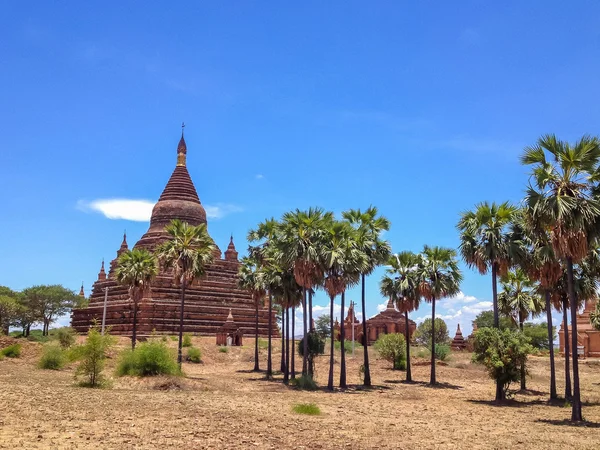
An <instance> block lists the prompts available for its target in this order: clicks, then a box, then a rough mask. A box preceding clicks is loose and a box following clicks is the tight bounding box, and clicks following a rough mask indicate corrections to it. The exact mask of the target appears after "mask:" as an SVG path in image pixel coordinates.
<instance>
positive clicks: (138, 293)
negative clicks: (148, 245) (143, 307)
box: [115, 248, 158, 350]
mask: <svg viewBox="0 0 600 450" xmlns="http://www.w3.org/2000/svg"><path fill="white" fill-rule="evenodd" d="M157 273H158V267H157V264H156V258H155V257H154V255H153V254H152V253H150V252H149V251H148V250H146V249H144V248H142V249H140V248H134V249H133V250H127V251H126V252H124V253H122V254H121V256H119V259H118V261H117V267H116V269H115V276H116V278H117V281H118V282H119V283H120V284H123V285H125V286H127V287H128V288H129V297H130V298H131V300H132V302H133V330H132V334H131V349H132V350H135V342H136V338H137V312H138V307H139V302H140V301H141V300H142V299H143V298H144V296H145V295H147V294H148V292H149V291H150V284H151V283H152V281H153V280H154V278H155V277H156V274H157Z"/></svg>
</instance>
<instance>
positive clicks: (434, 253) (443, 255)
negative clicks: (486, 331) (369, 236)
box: [417, 245, 462, 385]
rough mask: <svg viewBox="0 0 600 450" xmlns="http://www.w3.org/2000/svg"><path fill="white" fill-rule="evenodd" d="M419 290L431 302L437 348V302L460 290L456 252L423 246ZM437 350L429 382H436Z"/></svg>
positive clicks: (443, 248) (460, 276) (433, 354)
mask: <svg viewBox="0 0 600 450" xmlns="http://www.w3.org/2000/svg"><path fill="white" fill-rule="evenodd" d="M417 273H418V274H419V292H420V294H421V296H422V297H423V298H424V299H425V301H428V302H430V303H431V321H432V324H431V336H432V338H433V342H432V343H431V347H432V349H435V336H436V334H435V333H436V332H435V302H436V300H441V299H442V298H444V297H453V296H455V295H456V294H458V293H459V292H460V282H461V281H462V274H461V272H460V270H459V268H458V261H457V260H456V252H455V251H454V250H452V249H450V248H445V247H429V246H427V245H426V246H425V247H423V251H422V252H421V257H420V258H419V265H418V268H417ZM436 383H437V381H436V377H435V351H432V352H431V377H430V380H429V384H431V385H434V384H436Z"/></svg>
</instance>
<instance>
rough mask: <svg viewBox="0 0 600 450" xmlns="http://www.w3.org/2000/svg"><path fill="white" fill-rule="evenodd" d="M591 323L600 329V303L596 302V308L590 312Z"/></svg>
mask: <svg viewBox="0 0 600 450" xmlns="http://www.w3.org/2000/svg"><path fill="white" fill-rule="evenodd" d="M590 324H591V325H592V326H593V327H594V328H595V329H596V330H600V303H596V309H595V310H594V311H592V312H591V313H590Z"/></svg>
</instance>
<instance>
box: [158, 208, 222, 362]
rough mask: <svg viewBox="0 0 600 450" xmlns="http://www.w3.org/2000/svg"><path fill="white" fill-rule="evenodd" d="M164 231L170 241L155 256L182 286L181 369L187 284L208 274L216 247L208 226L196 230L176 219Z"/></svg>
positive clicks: (178, 355)
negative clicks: (171, 270)
mask: <svg viewBox="0 0 600 450" xmlns="http://www.w3.org/2000/svg"><path fill="white" fill-rule="evenodd" d="M165 231H166V232H167V234H168V236H169V239H168V240H167V241H165V242H163V243H162V244H161V245H160V246H159V247H158V249H157V252H156V255H157V257H158V260H159V261H160V262H161V263H162V264H163V265H164V266H165V268H167V269H173V272H174V276H175V280H176V281H178V282H179V283H180V285H181V307H180V312H179V314H180V315H179V343H178V346H177V364H178V365H179V369H181V361H182V359H183V355H182V346H183V318H184V305H185V290H186V287H187V285H188V284H190V283H192V282H193V281H194V280H195V279H197V278H199V277H201V276H203V275H204V274H205V273H206V267H207V266H208V265H209V264H211V263H212V262H213V260H214V252H215V249H216V247H215V244H214V242H213V240H212V238H211V237H210V235H209V234H208V231H207V229H206V224H200V225H198V226H193V225H190V224H188V223H187V222H182V221H181V220H179V219H175V220H172V221H171V223H170V224H169V225H167V226H166V227H165Z"/></svg>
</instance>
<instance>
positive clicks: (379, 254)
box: [342, 206, 391, 386]
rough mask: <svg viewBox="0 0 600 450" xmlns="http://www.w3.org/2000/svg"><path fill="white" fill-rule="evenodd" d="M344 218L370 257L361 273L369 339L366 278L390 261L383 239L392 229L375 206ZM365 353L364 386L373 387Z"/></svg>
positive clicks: (366, 349)
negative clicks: (386, 232)
mask: <svg viewBox="0 0 600 450" xmlns="http://www.w3.org/2000/svg"><path fill="white" fill-rule="evenodd" d="M342 217H343V218H344V219H345V220H347V221H348V222H350V224H352V226H353V227H354V228H355V229H356V230H357V232H358V234H357V237H356V240H357V241H358V245H359V246H360V247H361V248H362V251H363V252H364V253H366V255H367V257H368V266H367V268H366V269H365V271H364V272H363V273H361V277H360V278H361V295H360V299H361V308H362V319H363V320H362V328H363V336H364V337H365V339H367V320H366V319H367V313H366V295H365V278H366V276H367V275H370V274H371V273H373V271H374V270H375V268H376V267H377V266H379V265H381V264H383V263H385V261H386V260H387V259H388V257H389V255H390V253H391V248H390V244H389V243H388V242H387V241H385V240H383V239H382V238H381V236H382V234H383V233H384V232H385V231H389V229H390V221H389V220H388V219H386V218H385V217H384V216H378V210H377V208H376V207H375V206H370V207H369V208H367V210H366V211H364V212H363V211H361V210H360V209H350V210H348V211H344V212H343V213H342ZM363 352H364V364H363V365H364V368H365V375H364V385H365V386H371V369H370V365H369V347H368V345H366V341H365V345H364V346H363Z"/></svg>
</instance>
